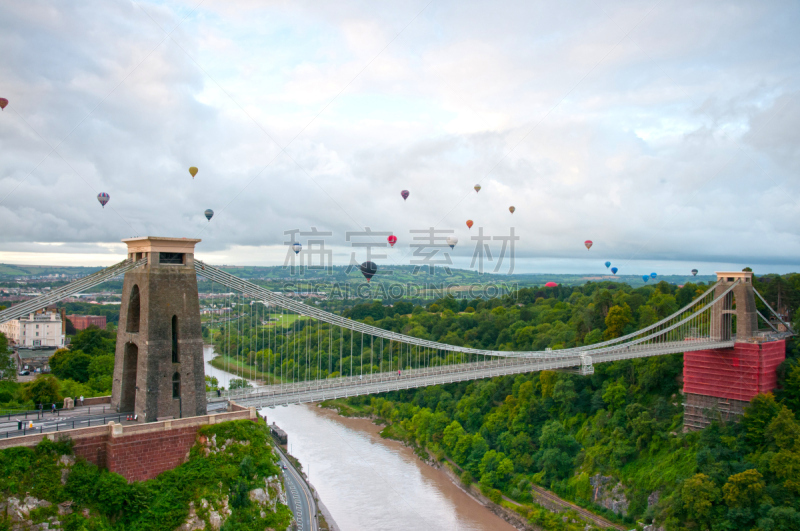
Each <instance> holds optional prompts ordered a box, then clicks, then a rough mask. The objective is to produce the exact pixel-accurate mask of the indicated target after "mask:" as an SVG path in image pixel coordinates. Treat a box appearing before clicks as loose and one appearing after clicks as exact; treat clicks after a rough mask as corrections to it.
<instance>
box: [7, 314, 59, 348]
mask: <svg viewBox="0 0 800 531" xmlns="http://www.w3.org/2000/svg"><path fill="white" fill-rule="evenodd" d="M0 332H3V333H4V334H5V335H6V337H7V338H8V340H9V342H11V343H12V344H13V345H14V346H15V347H24V348H31V347H55V348H64V336H65V332H66V330H65V327H64V321H63V319H62V318H61V313H59V312H58V311H55V310H40V311H38V312H36V313H32V314H30V315H28V317H24V318H22V319H14V320H12V321H8V322H5V323H3V324H0Z"/></svg>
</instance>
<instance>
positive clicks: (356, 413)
mask: <svg viewBox="0 0 800 531" xmlns="http://www.w3.org/2000/svg"><path fill="white" fill-rule="evenodd" d="M319 407H321V408H326V409H329V410H332V411H335V412H336V413H337V414H338V415H340V416H342V417H345V418H358V419H364V420H369V421H370V422H372V423H373V424H375V425H376V426H379V427H382V429H381V431H380V434H381V437H384V438H387V439H391V440H395V441H397V442H398V443H400V444H402V445H403V446H405V447H406V448H408V449H410V450H411V451H413V453H414V455H415V456H416V457H417V458H418V459H419V460H420V461H422V462H423V463H425V464H426V465H428V466H431V467H432V468H435V469H437V470H440V471H441V472H443V473H444V474H445V475H446V476H447V478H448V479H449V480H450V481H451V482H452V483H453V485H455V486H456V487H458V488H459V489H461V490H462V491H463V492H464V493H465V494H467V495H469V496H470V497H471V498H472V499H474V500H475V501H476V502H478V503H480V504H481V505H483V506H484V507H486V508H487V509H489V510H490V511H492V512H493V513H494V514H496V515H497V516H499V517H500V518H502V519H503V520H505V521H506V522H508V523H509V524H511V525H513V526H514V527H515V528H516V529H519V530H524V531H534V530H536V531H539V530H543V529H553V528H554V527H553V526H554V525H560V526H562V527H563V525H564V524H565V523H571V524H574V525H575V526H576V528H580V529H583V526H585V525H590V526H596V528H599V529H626V528H625V527H622V526H620V525H618V524H615V523H613V522H610V521H608V520H606V519H605V518H603V517H601V516H599V515H596V514H594V513H592V512H590V511H588V510H586V509H584V508H581V507H578V506H576V505H574V504H572V503H570V502H568V501H566V500H562V499H561V498H559V497H558V496H556V495H555V494H553V493H552V492H550V491H547V490H546V489H543V488H541V487H536V488H535V489H533V492H532V496H533V500H534V501H532V502H529V503H520V502H517V501H515V500H512V499H511V498H509V497H507V496H505V495H503V494H502V493H500V491H497V490H496V489H491V491H486V492H484V491H483V489H481V488H480V487H479V486H478V485H476V484H475V483H473V482H471V481H468V482H465V481H464V479H463V478H464V475H463V474H464V471H463V470H461V469H460V468H459V467H458V466H457V465H456V464H455V463H453V462H452V461H451V460H450V459H448V458H447V457H446V456H435V455H433V454H432V453H431V452H430V451H429V450H428V449H427V448H422V447H420V446H419V445H416V444H411V443H409V441H408V440H407V439H406V438H405V437H403V435H402V434H400V433H398V431H397V429H396V428H395V427H394V426H393V425H392V424H387V423H386V421H385V420H384V419H382V418H380V417H377V416H376V415H374V414H372V413H371V411H370V410H369V409H368V408H367V407H365V406H358V405H354V404H349V403H347V402H346V401H345V400H329V401H325V402H322V403H321V404H320V405H319ZM538 501H543V502H545V503H537V502H538ZM542 526H543V527H542Z"/></svg>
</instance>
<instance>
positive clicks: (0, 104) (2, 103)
mask: <svg viewBox="0 0 800 531" xmlns="http://www.w3.org/2000/svg"><path fill="white" fill-rule="evenodd" d="M6 105H8V100H7V99H5V98H0V109H3V110H6Z"/></svg>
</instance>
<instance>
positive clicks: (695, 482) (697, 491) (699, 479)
mask: <svg viewBox="0 0 800 531" xmlns="http://www.w3.org/2000/svg"><path fill="white" fill-rule="evenodd" d="M719 498H720V491H719V489H718V488H717V486H716V485H715V484H714V482H713V481H712V480H711V478H709V477H708V476H707V475H705V474H695V475H694V476H692V477H691V478H689V479H687V480H686V481H684V482H683V485H681V503H682V504H683V509H684V510H685V511H686V515H687V516H688V518H689V520H692V521H694V522H697V523H698V524H700V526H701V527H702V528H703V529H707V528H708V527H709V526H708V523H709V522H710V521H711V517H712V514H713V509H714V503H715V502H717V501H718V500H719Z"/></svg>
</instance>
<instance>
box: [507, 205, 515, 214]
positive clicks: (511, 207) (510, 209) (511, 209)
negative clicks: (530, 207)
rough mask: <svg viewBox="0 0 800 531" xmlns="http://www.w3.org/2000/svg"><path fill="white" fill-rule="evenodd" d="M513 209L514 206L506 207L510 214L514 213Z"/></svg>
mask: <svg viewBox="0 0 800 531" xmlns="http://www.w3.org/2000/svg"><path fill="white" fill-rule="evenodd" d="M515 210H516V208H514V207H513V206H510V207H508V211H509V212H511V213H512V214H513V213H514V211H515Z"/></svg>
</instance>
